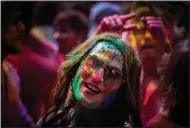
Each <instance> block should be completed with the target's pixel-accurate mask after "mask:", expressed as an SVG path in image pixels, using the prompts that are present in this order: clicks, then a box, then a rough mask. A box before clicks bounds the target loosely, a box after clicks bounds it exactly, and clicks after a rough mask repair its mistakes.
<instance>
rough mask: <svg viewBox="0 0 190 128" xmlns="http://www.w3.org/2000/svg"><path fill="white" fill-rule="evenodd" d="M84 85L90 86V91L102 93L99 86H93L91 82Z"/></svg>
mask: <svg viewBox="0 0 190 128" xmlns="http://www.w3.org/2000/svg"><path fill="white" fill-rule="evenodd" d="M84 85H85V87H86V88H88V89H89V90H90V91H92V92H93V93H95V94H99V93H101V91H100V89H99V88H97V87H95V86H93V85H91V84H88V83H85V84H84Z"/></svg>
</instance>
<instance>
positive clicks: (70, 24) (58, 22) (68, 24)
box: [53, 10, 89, 56]
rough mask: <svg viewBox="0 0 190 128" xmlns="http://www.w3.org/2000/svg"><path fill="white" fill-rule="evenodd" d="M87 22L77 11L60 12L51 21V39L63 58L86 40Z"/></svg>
mask: <svg viewBox="0 0 190 128" xmlns="http://www.w3.org/2000/svg"><path fill="white" fill-rule="evenodd" d="M88 25H89V21H88V19H87V17H86V16H85V15H84V14H82V13H81V12H79V11H74V10H69V11H60V12H59V13H58V14H57V15H56V17H55V18H54V20H53V38H54V39H55V40H56V41H57V43H58V47H59V52H60V53H61V54H63V55H64V56H65V55H66V54H67V53H68V52H70V51H71V50H72V49H73V48H74V47H76V46H77V45H78V44H80V43H81V42H83V41H84V40H85V39H86V38H87V32H88Z"/></svg>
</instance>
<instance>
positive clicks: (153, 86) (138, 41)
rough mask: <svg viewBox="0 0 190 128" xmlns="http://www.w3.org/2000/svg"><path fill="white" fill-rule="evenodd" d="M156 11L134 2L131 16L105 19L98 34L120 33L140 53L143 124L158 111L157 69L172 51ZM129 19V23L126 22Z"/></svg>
mask: <svg viewBox="0 0 190 128" xmlns="http://www.w3.org/2000/svg"><path fill="white" fill-rule="evenodd" d="M155 10H156V9H154V4H149V3H146V2H138V3H133V4H132V5H131V9H130V14H129V15H113V16H109V17H105V18H104V19H103V20H102V21H101V23H100V24H99V26H98V27H97V30H96V33H102V32H105V31H107V32H111V31H114V32H118V33H121V36H122V39H123V40H125V41H126V42H128V43H130V45H131V46H133V48H135V49H136V50H137V51H138V55H139V57H140V59H141V61H142V74H141V92H140V94H141V107H140V108H141V120H142V124H143V125H145V124H146V122H147V121H148V120H150V119H151V118H152V117H154V116H155V115H156V114H157V113H158V111H159V107H160V103H159V97H158V92H157V87H158V84H159V80H160V78H159V76H158V74H157V66H158V65H159V63H160V60H161V57H162V55H164V53H165V52H168V51H169V49H170V44H169V40H168V38H167V34H166V31H165V27H164V24H163V21H162V19H161V17H160V16H159V13H158V12H156V11H155ZM129 17H130V20H126V19H128V18H129Z"/></svg>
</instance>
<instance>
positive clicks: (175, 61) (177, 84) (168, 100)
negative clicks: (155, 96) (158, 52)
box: [159, 40, 190, 123]
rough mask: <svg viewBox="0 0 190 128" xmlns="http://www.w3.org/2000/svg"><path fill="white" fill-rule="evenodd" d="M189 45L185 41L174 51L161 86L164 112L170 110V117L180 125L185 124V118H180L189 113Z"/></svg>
mask: <svg viewBox="0 0 190 128" xmlns="http://www.w3.org/2000/svg"><path fill="white" fill-rule="evenodd" d="M189 44H190V43H189V41H188V40H185V41H183V42H180V43H179V44H178V45H177V46H176V47H175V48H174V49H173V50H172V54H171V56H170V60H169V62H168V64H167V65H166V68H165V69H166V70H165V71H164V76H163V78H162V80H161V84H160V86H159V92H160V95H161V101H162V103H163V108H164V110H167V109H168V110H170V112H169V115H168V116H169V117H170V118H171V119H172V120H173V121H175V122H178V123H179V122H180V121H182V122H184V118H182V120H180V119H179V118H178V117H181V116H183V114H184V115H185V114H187V113H188V112H187V111H188V110H186V108H188V107H187V106H188V100H186V99H187V98H188V93H187V91H188V77H189V76H188V67H189V62H188V61H189V55H188V54H189V48H190V45H189ZM180 115H181V116H180ZM183 117H185V116H183ZM185 118H186V117H185Z"/></svg>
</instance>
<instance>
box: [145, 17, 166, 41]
mask: <svg viewBox="0 0 190 128" xmlns="http://www.w3.org/2000/svg"><path fill="white" fill-rule="evenodd" d="M141 20H142V21H143V22H144V24H145V26H146V29H148V30H149V31H150V32H151V34H152V36H153V37H154V39H155V40H157V41H159V43H164V41H166V40H167V34H166V28H165V27H164V24H163V22H162V19H161V18H160V17H153V16H145V17H141Z"/></svg>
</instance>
